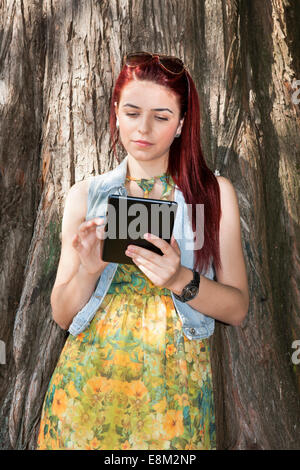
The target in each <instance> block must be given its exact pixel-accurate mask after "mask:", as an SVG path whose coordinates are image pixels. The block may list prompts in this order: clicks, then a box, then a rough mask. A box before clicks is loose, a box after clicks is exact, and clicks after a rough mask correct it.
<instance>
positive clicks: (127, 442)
mask: <svg viewBox="0 0 300 470" xmlns="http://www.w3.org/2000/svg"><path fill="white" fill-rule="evenodd" d="M128 449H131V446H130V443H129V441H125V442H123V444H121V450H128Z"/></svg>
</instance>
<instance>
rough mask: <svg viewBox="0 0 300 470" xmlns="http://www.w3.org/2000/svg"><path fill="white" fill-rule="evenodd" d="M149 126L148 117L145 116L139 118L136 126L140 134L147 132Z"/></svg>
mask: <svg viewBox="0 0 300 470" xmlns="http://www.w3.org/2000/svg"><path fill="white" fill-rule="evenodd" d="M150 127H151V124H150V119H149V118H148V117H147V116H145V117H143V118H141V120H140V122H139V126H138V130H139V132H141V133H142V134H145V133H147V132H149V130H150Z"/></svg>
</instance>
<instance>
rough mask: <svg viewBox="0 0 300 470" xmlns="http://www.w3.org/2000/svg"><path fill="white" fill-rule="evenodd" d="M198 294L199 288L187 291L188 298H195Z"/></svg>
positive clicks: (194, 287) (190, 288)
mask: <svg viewBox="0 0 300 470" xmlns="http://www.w3.org/2000/svg"><path fill="white" fill-rule="evenodd" d="M197 292H198V287H196V286H191V287H189V288H188V289H187V291H186V297H194V295H195V294H197Z"/></svg>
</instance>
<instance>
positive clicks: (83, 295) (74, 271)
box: [50, 180, 102, 329]
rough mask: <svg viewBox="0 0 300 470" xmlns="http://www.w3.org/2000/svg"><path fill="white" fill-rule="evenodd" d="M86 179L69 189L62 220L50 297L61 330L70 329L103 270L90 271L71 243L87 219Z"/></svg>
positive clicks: (54, 316)
mask: <svg viewBox="0 0 300 470" xmlns="http://www.w3.org/2000/svg"><path fill="white" fill-rule="evenodd" d="M87 181H88V180H84V181H81V182H78V183H75V184H74V185H73V186H72V187H71V188H70V190H69V192H68V194H67V198H66V203H65V209H64V215H63V220H62V247H61V255H60V260H59V264H58V269H57V274H56V280H55V283H54V286H53V289H52V293H51V299H50V301H51V307H52V318H53V320H54V321H55V322H56V323H57V324H58V325H59V326H60V327H61V328H62V329H68V327H69V326H70V324H71V322H72V319H73V318H74V316H75V315H76V314H77V313H78V311H79V310H81V309H82V308H83V307H84V305H85V304H86V303H87V302H88V300H89V299H90V297H91V295H92V293H93V291H94V289H95V286H96V283H97V280H98V279H99V277H100V275H101V271H102V270H100V271H99V272H95V273H93V274H91V273H89V272H87V270H86V269H85V268H84V266H83V265H82V264H81V261H80V257H79V255H78V252H77V251H76V249H75V248H74V246H73V243H72V240H73V238H74V234H75V233H77V230H78V227H79V226H80V224H81V223H83V222H84V221H85V215H86V210H87V184H88V183H87ZM90 230H92V228H91V229H90Z"/></svg>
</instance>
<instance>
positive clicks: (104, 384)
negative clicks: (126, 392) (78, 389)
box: [87, 377, 110, 393]
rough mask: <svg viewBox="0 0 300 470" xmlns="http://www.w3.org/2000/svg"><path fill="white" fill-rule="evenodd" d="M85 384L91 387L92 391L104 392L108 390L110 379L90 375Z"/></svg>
mask: <svg viewBox="0 0 300 470" xmlns="http://www.w3.org/2000/svg"><path fill="white" fill-rule="evenodd" d="M87 385H89V386H90V387H91V389H92V391H93V393H100V392H103V393H106V392H107V391H109V390H110V380H108V379H106V378H105V377H92V378H91V379H89V380H88V381H87Z"/></svg>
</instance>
